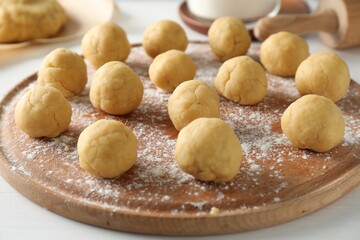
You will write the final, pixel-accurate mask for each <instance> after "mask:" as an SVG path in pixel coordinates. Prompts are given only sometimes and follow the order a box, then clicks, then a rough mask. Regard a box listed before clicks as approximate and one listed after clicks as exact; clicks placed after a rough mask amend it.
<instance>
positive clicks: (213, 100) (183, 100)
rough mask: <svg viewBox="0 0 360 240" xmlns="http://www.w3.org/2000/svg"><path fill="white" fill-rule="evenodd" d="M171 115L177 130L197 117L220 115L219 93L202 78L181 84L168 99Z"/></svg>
mask: <svg viewBox="0 0 360 240" xmlns="http://www.w3.org/2000/svg"><path fill="white" fill-rule="evenodd" d="M168 111H169V116H170V119H171V121H172V123H173V124H174V126H175V128H176V129H177V130H179V131H180V130H181V129H182V128H184V127H185V126H186V125H188V124H189V123H190V122H192V121H193V120H195V119H197V118H201V117H209V118H218V117H220V108H219V95H218V94H217V93H216V91H215V90H214V89H212V88H211V87H210V86H209V85H207V84H206V83H204V82H203V81H200V80H190V81H186V82H183V83H182V84H180V85H179V86H178V87H177V88H176V89H175V91H174V93H173V94H172V95H171V96H170V98H169V101H168Z"/></svg>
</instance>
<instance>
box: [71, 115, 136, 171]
mask: <svg viewBox="0 0 360 240" xmlns="http://www.w3.org/2000/svg"><path fill="white" fill-rule="evenodd" d="M77 148H78V152H79V161H80V167H81V168H82V169H84V170H85V171H87V172H89V173H90V174H92V175H95V176H98V177H103V178H112V177H117V176H120V175H121V174H123V173H124V172H126V171H127V170H129V169H130V168H131V167H132V166H133V165H134V163H135V161H136V159H137V139H136V137H135V135H134V133H133V132H132V131H131V129H130V128H128V127H126V126H125V125H124V124H123V123H121V122H118V121H115V120H99V121H97V122H95V123H93V124H91V125H90V126H88V127H87V128H85V129H84V131H82V133H81V134H80V136H79V140H78V144H77Z"/></svg>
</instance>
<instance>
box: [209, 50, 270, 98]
mask: <svg viewBox="0 0 360 240" xmlns="http://www.w3.org/2000/svg"><path fill="white" fill-rule="evenodd" d="M267 85H268V80H267V77H266V75H265V71H264V69H263V68H262V66H261V65H260V64H259V63H257V62H255V61H254V60H253V59H252V58H251V57H248V56H240V57H235V58H232V59H229V60H227V61H226V62H224V63H223V64H222V66H221V67H220V69H219V71H218V73H217V76H216V78H215V87H216V89H217V90H218V92H219V93H220V94H221V95H223V96H224V97H226V98H227V99H229V100H231V101H234V102H238V103H240V104H244V105H253V104H256V103H258V102H260V101H261V100H262V99H263V98H264V97H265V96H266V92H267Z"/></svg>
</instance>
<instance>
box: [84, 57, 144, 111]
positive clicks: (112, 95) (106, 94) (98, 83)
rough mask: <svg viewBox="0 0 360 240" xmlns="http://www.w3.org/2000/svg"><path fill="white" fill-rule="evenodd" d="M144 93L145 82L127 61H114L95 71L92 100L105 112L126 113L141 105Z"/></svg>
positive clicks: (91, 93)
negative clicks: (143, 82)
mask: <svg viewBox="0 0 360 240" xmlns="http://www.w3.org/2000/svg"><path fill="white" fill-rule="evenodd" d="M143 93H144V87H143V84H142V82H141V80H140V78H139V77H138V76H137V75H136V73H135V72H134V71H133V70H132V69H131V68H130V67H129V66H127V65H126V64H125V63H122V62H117V61H113V62H108V63H106V64H104V65H103V66H102V67H100V68H99V69H98V70H97V71H96V72H95V75H94V78H93V80H92V83H91V88H90V101H91V103H92V105H93V106H94V107H96V108H97V109H100V110H102V111H104V112H107V113H110V114H114V115H124V114H127V113H129V112H132V111H134V110H135V109H136V108H137V107H138V106H139V104H140V103H141V100H142V97H143Z"/></svg>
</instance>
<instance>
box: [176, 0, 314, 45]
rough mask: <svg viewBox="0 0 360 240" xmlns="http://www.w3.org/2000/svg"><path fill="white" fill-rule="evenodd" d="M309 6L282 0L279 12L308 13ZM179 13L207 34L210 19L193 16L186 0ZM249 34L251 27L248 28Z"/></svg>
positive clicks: (192, 26)
mask: <svg viewBox="0 0 360 240" xmlns="http://www.w3.org/2000/svg"><path fill="white" fill-rule="evenodd" d="M309 11H310V10H309V7H308V6H307V5H306V3H305V2H303V1H299V0H282V1H281V8H280V12H279V13H281V14H299V13H309ZM179 15H180V18H181V19H182V20H183V21H184V23H185V24H186V25H188V26H189V27H190V28H192V29H193V30H195V31H197V32H200V33H202V34H205V35H207V32H208V30H209V28H210V26H211V23H212V22H213V21H212V20H209V19H204V18H200V17H197V16H195V15H194V14H192V13H191V12H190V11H189V8H188V7H187V4H186V1H184V2H182V3H181V5H180V7H179ZM249 30H250V33H251V35H252V36H253V34H252V30H253V29H252V28H250V29H249ZM253 39H254V37H253Z"/></svg>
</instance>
